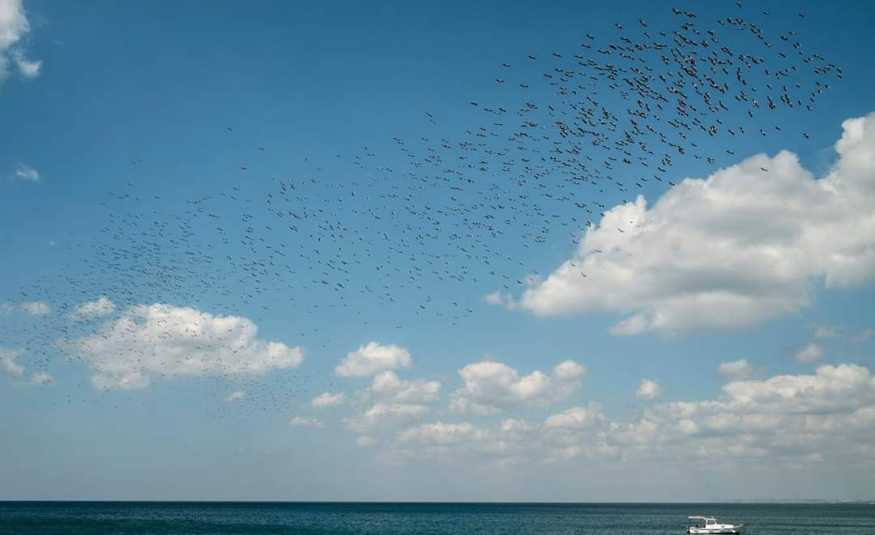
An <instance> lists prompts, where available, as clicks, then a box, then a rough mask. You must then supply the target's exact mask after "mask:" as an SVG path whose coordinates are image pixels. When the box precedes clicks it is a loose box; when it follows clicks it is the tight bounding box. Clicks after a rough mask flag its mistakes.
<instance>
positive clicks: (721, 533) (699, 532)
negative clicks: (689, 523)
mask: <svg viewBox="0 0 875 535" xmlns="http://www.w3.org/2000/svg"><path fill="white" fill-rule="evenodd" d="M687 533H689V534H690V535H738V534H740V533H741V528H739V527H732V528H689V529H687Z"/></svg>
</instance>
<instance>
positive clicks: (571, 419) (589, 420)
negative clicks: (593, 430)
mask: <svg viewBox="0 0 875 535" xmlns="http://www.w3.org/2000/svg"><path fill="white" fill-rule="evenodd" d="M604 420H605V416H604V414H603V413H602V409H601V406H599V405H597V404H590V405H588V406H586V407H571V408H570V409H566V410H564V411H562V412H560V413H558V414H554V415H552V416H550V417H548V418H547V419H546V420H544V428H545V429H575V430H580V429H586V428H588V427H592V426H593V425H595V424H597V423H601V422H603V421H604Z"/></svg>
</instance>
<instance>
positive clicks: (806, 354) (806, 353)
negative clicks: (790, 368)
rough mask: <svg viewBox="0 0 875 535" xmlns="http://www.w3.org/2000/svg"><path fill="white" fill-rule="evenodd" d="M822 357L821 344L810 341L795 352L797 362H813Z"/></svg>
mask: <svg viewBox="0 0 875 535" xmlns="http://www.w3.org/2000/svg"><path fill="white" fill-rule="evenodd" d="M822 357H823V346H821V345H820V344H816V343H814V342H811V343H810V344H808V345H806V346H805V347H803V348H802V349H800V350H799V351H797V352H796V360H798V361H799V362H815V361H818V360H820V359H821V358H822Z"/></svg>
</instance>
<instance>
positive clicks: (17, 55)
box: [12, 50, 43, 78]
mask: <svg viewBox="0 0 875 535" xmlns="http://www.w3.org/2000/svg"><path fill="white" fill-rule="evenodd" d="M12 59H13V60H14V61H15V66H16V67H18V72H20V73H21V75H22V76H24V77H25V78H36V77H37V76H39V75H40V72H41V71H42V67H43V62H42V60H39V59H38V60H30V59H27V57H25V55H24V53H23V52H21V51H20V50H16V51H15V52H13V53H12Z"/></svg>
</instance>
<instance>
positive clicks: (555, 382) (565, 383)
mask: <svg viewBox="0 0 875 535" xmlns="http://www.w3.org/2000/svg"><path fill="white" fill-rule="evenodd" d="M585 374H586V368H585V367H584V366H582V365H580V364H578V363H576V362H574V361H571V360H567V361H565V362H562V363H560V364H558V365H557V366H555V367H554V368H553V370H552V372H551V374H550V375H547V374H545V373H543V372H541V371H537V370H536V371H534V372H532V373H530V374H528V375H520V373H519V372H518V371H517V370H515V369H513V368H511V367H510V366H508V365H507V364H504V363H501V362H497V361H494V360H483V361H480V362H476V363H474V364H469V365H467V366H465V367H464V368H462V369H461V370H459V376H461V378H462V382H463V385H462V387H461V388H460V389H458V390H456V392H454V394H453V400H452V402H451V404H450V408H451V409H452V410H454V411H457V412H462V413H465V412H472V413H475V414H491V413H495V412H498V411H500V410H501V409H502V408H506V407H511V406H514V405H521V404H534V405H547V404H550V403H555V402H556V401H559V400H562V399H564V398H566V397H568V396H569V395H570V394H572V393H573V392H574V391H576V390H577V389H578V388H579V387H580V384H581V382H582V380H583V376H584V375H585Z"/></svg>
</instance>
